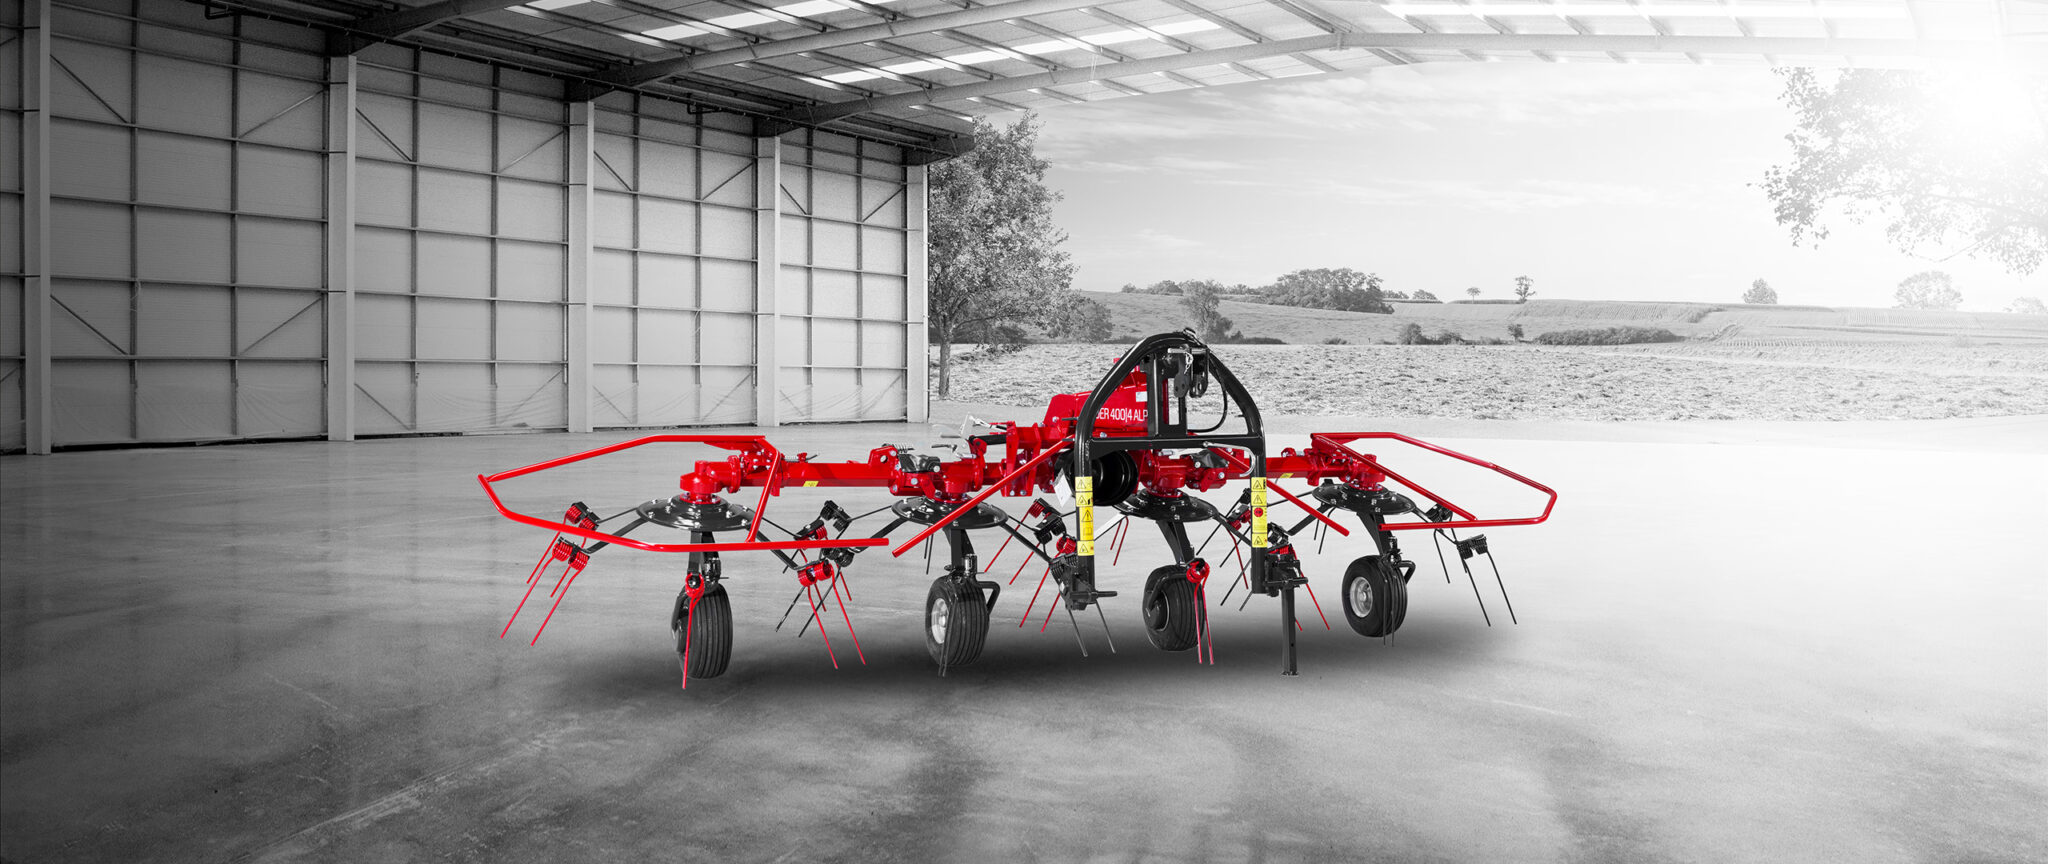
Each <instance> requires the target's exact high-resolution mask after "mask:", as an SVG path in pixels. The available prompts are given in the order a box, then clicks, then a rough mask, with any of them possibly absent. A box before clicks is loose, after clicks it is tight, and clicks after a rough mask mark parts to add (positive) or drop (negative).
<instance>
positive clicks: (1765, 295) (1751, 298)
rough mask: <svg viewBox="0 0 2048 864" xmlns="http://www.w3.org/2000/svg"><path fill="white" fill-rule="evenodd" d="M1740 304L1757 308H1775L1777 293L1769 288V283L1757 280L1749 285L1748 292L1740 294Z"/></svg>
mask: <svg viewBox="0 0 2048 864" xmlns="http://www.w3.org/2000/svg"><path fill="white" fill-rule="evenodd" d="M1742 302H1744V303H1749V304H1753V305H1758V306H1775V305H1777V303H1778V292H1777V291H1776V290H1774V289H1772V288H1771V283H1769V282H1765V281H1764V280H1762V279H1758V280H1756V281H1755V282H1751V283H1749V290H1748V291H1744V292H1742Z"/></svg>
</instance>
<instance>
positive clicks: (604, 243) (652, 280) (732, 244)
mask: <svg viewBox="0 0 2048 864" xmlns="http://www.w3.org/2000/svg"><path fill="white" fill-rule="evenodd" d="M598 108H599V110H598V111H597V113H596V120H595V124H594V125H595V126H596V127H597V131H596V133H595V141H594V143H593V147H594V148H595V150H596V153H595V158H594V160H593V162H594V164H593V166H592V169H591V174H592V183H593V185H594V186H595V189H596V191H595V192H594V196H593V197H594V201H593V206H592V209H593V211H594V212H593V216H592V223H593V224H592V245H593V247H594V252H593V254H592V255H591V278H590V293H591V301H592V304H593V305H594V307H595V308H594V309H593V310H592V315H591V360H592V363H593V364H594V369H593V376H592V384H593V388H594V390H595V392H594V393H593V395H592V398H591V418H592V421H593V422H594V423H596V424H597V425H599V426H664V425H689V424H701V423H747V422H752V421H753V420H754V419H755V410H754V393H755V386H756V381H755V378H756V376H755V375H754V356H755V353H754V352H755V345H754V312H755V304H754V240H755V237H754V185H755V180H754V178H755V165H754V141H753V139H752V138H751V137H748V135H747V129H748V126H747V124H746V123H745V121H743V120H742V119H740V118H737V117H731V116H727V115H717V114H711V115H703V116H701V117H692V116H690V114H689V113H688V111H687V110H686V109H685V108H684V106H682V105H678V104H676V103H673V102H667V101H663V100H658V99H648V98H643V97H640V96H637V95H635V94H631V93H615V94H611V95H609V96H606V97H604V98H602V99H600V100H598Z"/></svg>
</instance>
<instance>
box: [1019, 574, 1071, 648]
mask: <svg viewBox="0 0 2048 864" xmlns="http://www.w3.org/2000/svg"><path fill="white" fill-rule="evenodd" d="M1051 575H1052V565H1051V564H1047V565H1045V572H1044V573H1043V574H1040V575H1039V577H1038V587H1037V588H1036V589H1033V590H1032V592H1031V602H1030V603H1029V604H1027V605H1026V606H1025V607H1024V617H1022V618H1019V619H1017V626H1019V627H1022V626H1024V622H1026V621H1029V620H1031V607H1033V606H1037V605H1038V592H1040V591H1044V590H1045V577H1047V576H1051ZM1061 590H1065V589H1061ZM1041 632H1042V629H1041Z"/></svg>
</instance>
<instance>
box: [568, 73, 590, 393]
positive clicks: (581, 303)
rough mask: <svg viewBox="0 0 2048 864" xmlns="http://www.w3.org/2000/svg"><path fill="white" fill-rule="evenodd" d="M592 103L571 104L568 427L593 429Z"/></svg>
mask: <svg viewBox="0 0 2048 864" xmlns="http://www.w3.org/2000/svg"><path fill="white" fill-rule="evenodd" d="M596 114H597V105H596V103H594V102H572V103H570V104H569V214H568V215H569V226H568V229H569V230H568V238H569V297H568V299H569V315H568V320H569V346H568V348H569V352H568V359H569V368H568V372H567V375H566V377H567V379H568V382H569V431H571V432H589V431H590V430H591V421H590V394H591V388H592V387H594V386H595V383H596V382H595V381H594V380H593V379H592V367H591V362H590V319H591V317H592V316H591V302H590V260H591V257H592V252H591V242H592V241H591V230H590V228H591V225H590V220H591V212H592V210H593V209H594V208H593V207H592V206H591V205H592V203H593V198H592V195H593V193H592V190H591V168H592V166H593V163H594V162H595V161H596V152H597V150H596V141H597V136H596V134H595V129H593V128H592V125H593V123H594V122H595V119H596Z"/></svg>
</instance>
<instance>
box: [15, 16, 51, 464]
mask: <svg viewBox="0 0 2048 864" xmlns="http://www.w3.org/2000/svg"><path fill="white" fill-rule="evenodd" d="M21 11H22V24H23V26H24V30H23V31H22V41H23V43H24V44H23V45H22V47H21V96H22V106H21V107H22V115H21V137H22V141H21V177H22V207H21V245H22V250H21V251H22V262H21V263H22V268H21V269H22V271H23V273H24V275H25V277H26V278H25V279H24V281H23V286H22V287H23V294H22V298H21V300H22V304H21V311H22V321H21V325H22V334H21V335H22V346H21V347H22V352H21V353H22V358H21V359H22V364H21V367H22V368H21V386H22V392H21V396H22V405H21V408H22V420H23V422H24V424H25V425H26V426H27V428H26V429H24V430H23V431H24V432H25V433H26V444H27V447H28V452H30V453H36V454H48V453H49V452H50V443H51V417H50V411H51V401H50V263H51V259H50V230H49V229H50V0H28V2H25V3H23V4H22V9H21Z"/></svg>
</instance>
